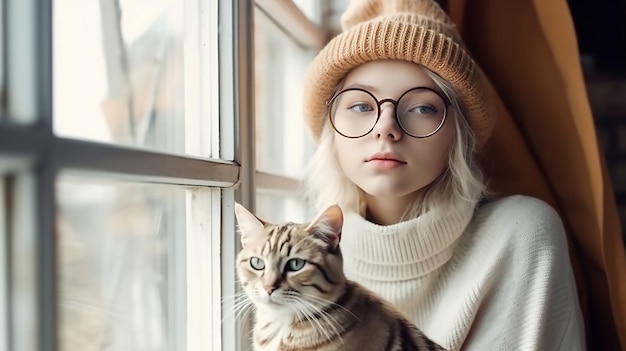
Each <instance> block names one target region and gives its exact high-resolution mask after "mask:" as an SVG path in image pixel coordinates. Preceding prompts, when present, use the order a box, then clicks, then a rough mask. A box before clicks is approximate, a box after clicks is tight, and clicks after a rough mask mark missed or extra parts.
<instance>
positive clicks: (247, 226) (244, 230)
mask: <svg viewBox="0 0 626 351" xmlns="http://www.w3.org/2000/svg"><path fill="white" fill-rule="evenodd" d="M235 217H236V218H237V223H239V233H240V234H241V245H242V246H243V247H246V244H247V243H248V242H249V241H250V238H252V237H253V236H255V235H256V234H258V233H260V232H261V231H262V230H263V227H264V224H263V221H261V220H260V219H258V218H257V216H255V215H253V214H252V213H250V211H248V210H247V209H246V208H245V207H243V206H242V205H240V204H238V203H235Z"/></svg>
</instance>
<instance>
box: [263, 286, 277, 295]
mask: <svg viewBox="0 0 626 351" xmlns="http://www.w3.org/2000/svg"><path fill="white" fill-rule="evenodd" d="M274 290H276V287H275V286H265V291H267V294H268V295H272V293H273V292H274Z"/></svg>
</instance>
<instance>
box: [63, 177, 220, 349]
mask: <svg viewBox="0 0 626 351" xmlns="http://www.w3.org/2000/svg"><path fill="white" fill-rule="evenodd" d="M191 194H193V196H194V198H205V199H208V200H206V201H204V202H203V203H204V205H206V206H209V208H207V211H208V210H209V209H210V206H211V190H206V191H204V190H202V191H200V190H197V189H196V190H190V189H186V188H182V187H172V186H159V185H144V184H139V183H120V182H111V181H109V182H106V181H94V180H93V179H91V178H90V179H85V178H77V177H76V176H73V175H65V176H62V177H61V178H60V180H59V181H58V182H57V196H58V204H57V205H58V210H57V211H58V212H57V225H58V228H57V233H58V240H57V242H58V261H57V262H58V270H59V273H58V275H59V278H58V284H59V300H58V301H59V302H58V307H59V320H60V323H59V325H60V327H59V333H60V334H59V340H60V346H61V347H60V350H62V351H86V350H94V351H96V350H97V351H100V350H111V351H118V350H119V351H125V350H134V351H143V350H145V351H148V350H149V351H160V350H184V349H186V344H185V343H186V331H185V326H186V318H187V310H186V309H187V306H186V302H185V301H186V300H187V298H186V294H187V292H186V281H187V279H186V268H187V262H186V247H185V245H186V239H187V237H188V236H189V235H194V234H193V233H196V234H197V232H198V231H201V232H202V233H201V234H203V235H204V236H205V237H210V235H209V233H210V230H211V229H210V228H211V226H210V225H204V226H202V225H196V224H194V223H192V222H190V221H189V218H188V215H189V213H187V212H188V211H186V208H187V206H186V204H188V202H187V200H188V199H187V198H188V197H189V195H191ZM189 233H192V234H189ZM207 248H208V246H207ZM204 255H205V257H210V256H211V255H210V252H204ZM207 265H210V261H207ZM209 284H210V283H209ZM208 295H209V296H208V297H207V298H210V294H208Z"/></svg>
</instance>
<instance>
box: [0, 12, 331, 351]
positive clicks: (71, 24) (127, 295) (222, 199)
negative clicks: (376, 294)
mask: <svg viewBox="0 0 626 351" xmlns="http://www.w3.org/2000/svg"><path fill="white" fill-rule="evenodd" d="M320 3H322V2H320ZM320 6H321V5H320V4H319V3H318V4H315V2H309V1H295V2H291V1H276V0H258V1H256V2H254V3H251V2H249V1H244V0H239V1H226V0H224V1H222V0H220V1H214V0H100V1H84V0H54V1H36V0H5V1H2V2H0V17H1V18H3V21H1V22H0V34H1V35H0V38H1V39H0V40H1V42H0V91H1V95H0V96H1V97H2V98H1V99H0V103H1V105H0V238H1V239H0V265H1V267H2V269H1V270H0V351H9V350H20V351H39V350H43V351H78V350H80V351H90V350H94V351H101V350H111V351H121V350H124V351H125V350H134V351H135V350H136V351H165V350H177V351H179V350H181V351H187V350H188V351H196V350H197V351H200V350H202V351H204V350H229V351H230V350H236V351H243V350H247V349H248V346H249V342H248V339H247V335H249V328H250V326H249V322H250V321H249V320H245V319H240V320H234V319H228V318H226V317H227V316H228V315H229V313H230V312H232V311H233V310H234V304H235V299H234V298H232V297H234V296H235V294H236V293H237V292H238V286H237V283H236V278H235V277H236V270H235V265H234V262H235V256H236V254H237V252H238V250H239V240H238V238H237V235H236V234H235V232H236V229H235V228H236V227H235V219H234V214H233V213H232V207H233V204H234V202H235V201H237V202H240V203H242V204H244V205H246V206H247V207H248V208H251V209H252V210H255V205H256V208H258V209H259V211H258V213H259V215H260V216H263V217H264V218H267V219H269V220H282V219H287V218H289V219H290V220H298V219H301V220H304V219H306V218H308V217H309V213H307V209H308V206H306V204H305V203H304V201H303V199H302V197H301V194H300V188H299V178H300V176H301V173H300V172H301V170H302V168H303V166H304V164H305V161H306V159H308V157H309V156H310V154H311V153H312V150H313V145H312V143H311V142H310V141H309V140H310V138H309V136H308V134H307V131H306V129H305V128H304V125H303V121H302V117H301V115H300V112H299V110H300V102H301V97H300V94H299V92H300V91H301V77H302V75H303V74H304V69H305V67H306V66H307V64H308V62H309V61H310V60H311V59H312V58H313V55H314V54H315V52H316V51H317V50H318V49H319V48H320V47H321V46H322V44H323V41H324V40H325V36H324V33H323V32H322V31H321V30H320V29H319V23H322V21H321V14H322V13H323V11H322V9H321V7H320ZM253 34H254V36H253ZM253 37H255V38H256V39H255V41H253V40H252V38H253ZM277 62H280V66H281V68H280V69H279V67H278V66H277V64H276V63H277ZM253 101H256V104H253V103H252V102H253ZM254 115H256V119H255V118H254V117H253V116H254ZM255 121H256V123H255Z"/></svg>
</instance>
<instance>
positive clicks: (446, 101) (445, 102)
mask: <svg viewBox="0 0 626 351" xmlns="http://www.w3.org/2000/svg"><path fill="white" fill-rule="evenodd" d="M414 90H429V91H432V92H433V93H435V94H437V96H439V98H440V99H441V101H443V118H442V119H441V123H439V126H437V128H436V129H435V130H434V131H432V132H431V133H429V134H426V135H413V134H411V133H409V132H408V131H407V130H406V129H404V126H403V125H402V123H400V118H399V117H398V101H400V100H402V98H403V97H404V96H405V95H406V94H408V93H410V92H412V91H414ZM346 91H362V92H364V93H366V94H368V95H369V96H371V97H372V98H373V99H374V101H376V106H377V109H378V113H377V116H376V121H375V122H374V124H372V127H371V128H370V129H369V130H368V131H367V132H365V133H363V134H361V135H359V136H349V135H345V134H343V133H342V132H340V131H339V130H338V129H337V127H336V126H335V123H334V122H333V118H332V106H333V102H334V101H335V100H336V99H337V97H339V95H341V94H343V93H345V92H346ZM385 102H390V103H391V104H392V105H393V114H394V116H395V117H396V123H397V124H398V126H399V127H400V129H402V131H403V132H404V134H406V135H408V136H410V137H412V138H418V139H424V138H428V137H431V136H433V135H435V133H437V132H438V131H439V130H440V129H441V127H443V125H444V123H445V122H446V119H447V117H448V106H450V105H451V104H450V100H449V99H448V98H447V97H445V96H442V94H441V93H440V92H438V91H437V90H435V89H432V88H429V87H414V88H411V89H409V90H407V91H405V92H404V93H402V95H400V97H399V98H398V99H396V100H394V99H383V100H378V98H377V97H376V96H375V95H374V94H372V93H371V92H369V91H367V90H365V89H363V88H348V89H344V90H342V91H340V92H338V93H337V94H335V95H334V96H333V97H332V99H330V100H328V101H326V108H327V109H328V119H329V120H330V124H331V125H332V126H333V129H334V130H335V131H336V132H337V133H339V134H340V135H341V136H343V137H346V138H349V139H358V138H362V137H364V136H366V135H368V134H369V133H371V132H372V131H373V130H374V128H375V127H376V124H377V123H378V121H379V120H380V112H381V108H380V106H381V105H382V104H384V103H385Z"/></svg>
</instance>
